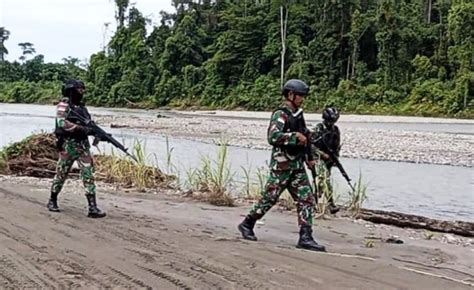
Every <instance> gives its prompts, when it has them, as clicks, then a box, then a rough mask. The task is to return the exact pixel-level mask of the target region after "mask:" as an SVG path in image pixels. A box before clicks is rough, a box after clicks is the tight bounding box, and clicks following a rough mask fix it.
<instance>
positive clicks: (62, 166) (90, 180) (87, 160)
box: [51, 139, 95, 195]
mask: <svg viewBox="0 0 474 290" xmlns="http://www.w3.org/2000/svg"><path fill="white" fill-rule="evenodd" d="M74 161H77V164H78V165H79V168H80V170H81V173H80V175H81V179H82V182H83V184H84V188H85V190H86V194H91V195H95V182H94V163H93V160H92V156H91V153H90V144H89V141H88V140H84V141H77V140H74V139H65V141H64V144H63V145H62V146H61V149H60V151H59V160H58V163H57V165H56V175H55V176H54V179H53V185H52V186H51V192H54V193H59V192H61V189H62V188H63V185H64V182H65V181H66V178H67V175H68V174H69V171H70V170H71V167H72V164H73V163H74Z"/></svg>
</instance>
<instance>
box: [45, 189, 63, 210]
mask: <svg viewBox="0 0 474 290" xmlns="http://www.w3.org/2000/svg"><path fill="white" fill-rule="evenodd" d="M47 207H48V210H49V211H52V212H60V210H59V207H58V194H57V193H55V192H51V196H50V197H49V201H48V205H47Z"/></svg>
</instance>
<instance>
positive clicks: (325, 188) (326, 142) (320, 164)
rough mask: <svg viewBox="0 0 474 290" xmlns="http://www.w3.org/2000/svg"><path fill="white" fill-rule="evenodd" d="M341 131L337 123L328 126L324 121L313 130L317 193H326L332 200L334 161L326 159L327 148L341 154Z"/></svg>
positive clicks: (312, 148) (312, 140) (337, 154)
mask: <svg viewBox="0 0 474 290" xmlns="http://www.w3.org/2000/svg"><path fill="white" fill-rule="evenodd" d="M340 135H341V134H340V131H339V128H338V127H337V126H336V125H333V126H332V127H327V126H326V125H325V124H324V123H319V124H317V125H316V126H315V127H314V128H313V129H312V130H311V144H312V145H311V153H312V155H313V157H314V160H316V173H317V176H316V194H317V195H318V196H322V194H324V195H325V196H326V197H327V198H328V200H330V202H332V196H333V187H332V184H331V169H332V167H333V166H334V163H333V162H332V161H331V160H324V159H323V158H322V155H323V153H326V152H325V150H327V149H325V148H329V149H331V150H332V151H333V152H334V153H335V155H336V156H337V157H338V156H339V151H340Z"/></svg>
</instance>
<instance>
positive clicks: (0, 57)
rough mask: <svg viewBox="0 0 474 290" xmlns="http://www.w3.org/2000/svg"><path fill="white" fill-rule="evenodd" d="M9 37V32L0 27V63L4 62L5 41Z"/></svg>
mask: <svg viewBox="0 0 474 290" xmlns="http://www.w3.org/2000/svg"><path fill="white" fill-rule="evenodd" d="M9 37H10V31H8V30H6V29H5V27H0V61H4V60H5V54H8V49H7V48H6V47H5V41H7V40H8V38H9Z"/></svg>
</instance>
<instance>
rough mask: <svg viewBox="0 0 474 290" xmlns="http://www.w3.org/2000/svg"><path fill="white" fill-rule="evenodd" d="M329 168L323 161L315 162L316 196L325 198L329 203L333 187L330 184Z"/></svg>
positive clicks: (331, 198) (330, 166)
mask: <svg viewBox="0 0 474 290" xmlns="http://www.w3.org/2000/svg"><path fill="white" fill-rule="evenodd" d="M331 168H332V165H327V164H326V162H324V161H323V160H318V161H317V162H316V194H317V195H318V196H323V195H324V196H325V197H326V199H327V200H328V201H329V202H332V200H333V187H332V184H331Z"/></svg>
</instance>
